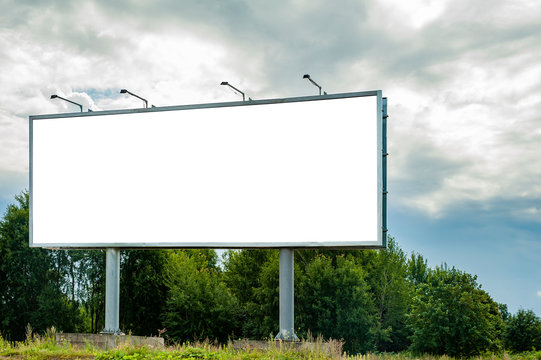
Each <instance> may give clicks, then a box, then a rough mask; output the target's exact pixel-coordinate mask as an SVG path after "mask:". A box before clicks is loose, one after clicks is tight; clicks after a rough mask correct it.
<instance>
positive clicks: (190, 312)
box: [163, 251, 237, 342]
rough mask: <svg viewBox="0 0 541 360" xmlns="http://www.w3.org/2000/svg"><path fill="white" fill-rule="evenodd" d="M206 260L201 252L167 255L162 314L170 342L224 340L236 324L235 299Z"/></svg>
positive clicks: (182, 252)
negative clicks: (167, 292)
mask: <svg viewBox="0 0 541 360" xmlns="http://www.w3.org/2000/svg"><path fill="white" fill-rule="evenodd" d="M206 259H207V258H206V256H205V254H204V252H197V251H190V252H189V253H188V252H186V251H175V252H172V253H171V256H170V258H169V261H168V265H167V268H166V283H167V285H168V287H169V294H168V298H167V302H166V311H165V313H164V314H163V317H164V325H165V326H166V327H167V333H166V334H167V335H168V336H169V337H170V338H171V339H172V340H174V341H177V342H180V341H187V340H196V339H205V338H209V339H218V340H219V341H226V340H227V338H228V336H229V335H230V334H231V333H232V332H233V330H234V329H235V327H236V322H235V308H236V306H237V303H236V299H235V297H234V296H233V295H232V294H231V293H230V292H229V290H228V289H227V287H226V286H225V285H224V283H223V282H222V281H221V274H220V272H219V271H217V270H216V269H214V268H212V267H211V266H209V264H208V260H206Z"/></svg>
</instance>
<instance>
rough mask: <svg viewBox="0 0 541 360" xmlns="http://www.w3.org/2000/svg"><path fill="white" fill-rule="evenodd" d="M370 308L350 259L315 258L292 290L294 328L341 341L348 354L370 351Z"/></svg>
mask: <svg viewBox="0 0 541 360" xmlns="http://www.w3.org/2000/svg"><path fill="white" fill-rule="evenodd" d="M374 313H375V311H374V304H373V301H372V297H371V295H370V293H369V292H368V285H367V284H366V281H365V273H364V272H363V270H362V268H361V267H360V266H359V265H358V264H357V263H356V262H355V260H354V258H353V257H349V258H348V257H346V256H345V255H337V256H335V257H333V258H330V257H327V256H325V255H318V256H316V257H315V258H314V259H313V260H312V261H310V263H309V264H308V266H307V267H306V269H305V271H304V274H303V275H302V276H301V277H300V282H299V284H298V285H297V286H296V310H295V322H296V327H298V328H299V329H302V332H300V331H299V334H297V335H300V336H304V335H306V333H305V331H308V330H310V331H311V333H312V334H314V335H322V336H323V337H324V338H327V339H328V338H334V339H344V340H345V345H344V349H345V350H346V351H349V352H353V353H359V352H367V351H369V350H372V349H373V341H374V337H373V328H374V325H375V320H376V319H375V316H374Z"/></svg>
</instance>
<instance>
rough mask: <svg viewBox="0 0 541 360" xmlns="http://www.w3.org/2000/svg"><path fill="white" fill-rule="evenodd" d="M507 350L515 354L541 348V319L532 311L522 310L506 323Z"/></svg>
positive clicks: (504, 337) (505, 338)
mask: <svg viewBox="0 0 541 360" xmlns="http://www.w3.org/2000/svg"><path fill="white" fill-rule="evenodd" d="M503 339H504V343H505V348H506V349H508V350H511V351H513V352H521V351H531V350H535V349H540V348H541V319H540V318H539V317H538V316H536V315H535V313H534V312H533V311H532V310H523V309H520V310H519V311H518V312H517V314H516V315H512V316H510V317H509V319H508V320H507V321H506V323H505V330H504V335H503Z"/></svg>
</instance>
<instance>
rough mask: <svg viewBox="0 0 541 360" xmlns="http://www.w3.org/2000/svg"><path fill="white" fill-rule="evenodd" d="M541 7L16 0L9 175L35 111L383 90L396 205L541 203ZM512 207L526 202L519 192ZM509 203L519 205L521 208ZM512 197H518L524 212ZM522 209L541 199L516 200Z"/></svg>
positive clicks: (5, 153)
mask: <svg viewBox="0 0 541 360" xmlns="http://www.w3.org/2000/svg"><path fill="white" fill-rule="evenodd" d="M539 9H540V8H539V7H538V6H537V4H536V2H535V1H533V2H532V1H526V0H524V1H523V0H516V1H513V2H508V1H503V0H498V1H492V2H490V3H488V2H486V1H480V2H476V3H475V4H472V3H471V2H469V1H465V0H458V1H448V0H446V1H430V0H415V1H413V2H411V3H408V5H407V6H405V5H403V4H402V3H397V2H395V1H391V0H384V1H368V2H358V1H346V2H343V3H342V4H341V6H336V5H335V4H333V3H331V2H319V1H305V0H294V1H293V0H292V1H288V2H284V3H282V4H281V5H280V6H277V5H276V4H274V3H268V2H263V1H240V0H237V1H229V2H226V3H224V2H217V3H212V4H207V3H201V2H198V1H181V2H179V1H172V0H161V1H155V2H153V3H148V2H144V1H132V2H131V3H130V6H125V5H119V4H117V3H115V2H110V1H95V2H86V3H82V4H77V5H73V4H71V5H70V4H65V3H63V2H60V1H49V2H35V1H20V2H12V3H11V5H10V6H7V7H6V11H5V12H3V14H1V15H0V19H1V20H2V21H3V24H5V26H4V27H3V28H2V29H0V46H1V47H2V49H4V50H3V52H2V53H1V54H0V65H2V67H3V68H4V69H10V71H4V72H2V73H0V81H1V82H2V84H4V86H3V87H2V88H1V89H0V96H1V97H2V99H3V102H2V108H1V109H0V125H1V127H0V137H1V138H2V142H0V170H4V171H11V172H16V173H25V172H27V171H28V151H27V147H28V128H27V126H28V125H27V124H28V115H29V114H39V113H55V112H67V111H76V110H77V109H76V108H73V106H72V105H70V104H67V103H65V102H63V101H60V100H59V101H56V100H53V101H51V100H50V99H49V96H50V94H52V93H57V94H59V95H65V96H66V97H68V98H70V99H73V100H74V101H77V102H80V103H81V104H83V107H84V108H85V110H86V109H87V108H90V109H93V110H102V109H103V110H104V109H120V108H130V107H138V106H141V105H142V104H141V102H140V101H139V100H138V99H135V98H133V97H129V96H124V95H120V94H119V93H118V91H119V90H120V89H121V88H127V89H129V90H130V91H133V92H134V93H136V94H138V95H140V96H143V97H145V98H147V99H148V100H149V102H150V103H151V104H154V105H158V106H161V105H173V104H187V103H201V102H214V101H230V100H237V99H238V96H237V95H235V94H233V93H231V92H230V91H228V89H225V88H224V87H220V86H218V84H219V83H220V82H221V81H224V80H226V81H230V82H231V83H232V84H235V86H236V87H238V88H240V89H242V90H243V91H244V92H246V93H247V94H248V95H249V96H250V97H252V98H255V99H260V98H269V97H287V96H299V95H309V94H315V93H316V89H315V88H314V87H313V86H312V85H311V84H309V83H308V82H306V81H303V80H302V75H303V74H305V73H310V74H311V75H312V77H313V78H314V79H316V81H317V82H318V83H320V84H321V85H322V86H323V88H324V90H326V91H328V92H330V93H332V92H346V91H359V90H371V89H383V90H384V94H385V95H386V96H388V97H389V114H390V116H391V117H390V119H389V150H390V153H391V156H390V157H389V181H390V188H389V190H390V198H389V199H390V201H393V202H396V203H398V204H400V206H403V207H405V208H410V209H415V210H417V211H421V212H424V213H426V214H429V215H431V216H433V217H442V216H447V215H448V214H451V213H452V212H453V211H456V209H457V208H460V206H468V204H471V203H472V202H476V203H478V204H480V205H484V206H489V207H490V206H493V204H495V203H497V202H498V201H500V200H502V201H507V202H508V204H516V206H519V205H518V204H519V203H521V201H522V200H524V199H531V200H535V199H540V198H541V184H540V183H539V182H538V181H537V179H539V178H540V177H541V165H540V164H541V163H540V162H539V161H538V159H537V156H538V155H537V154H539V153H540V152H541V131H540V130H539V123H540V121H541V118H540V115H539V114H541V111H540V110H541V97H540V95H539V94H540V93H541V76H539V75H540V74H541V65H540V64H539V61H538V59H539V57H540V56H541V45H540V44H539V42H538V38H539V35H540V34H541V25H539V22H538V21H537V19H538V18H539V16H541V12H540V10H539ZM513 199H515V200H517V201H515V202H513V201H511V200H513ZM510 206H511V205H510ZM513 206H515V205H513ZM506 211H508V214H509V215H510V216H513V217H522V216H530V217H531V218H535V217H536V216H538V215H539V214H538V211H539V210H538V207H536V206H534V205H528V206H527V207H517V208H509V209H507V210H506Z"/></svg>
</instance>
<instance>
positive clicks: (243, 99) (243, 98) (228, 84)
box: [220, 81, 252, 101]
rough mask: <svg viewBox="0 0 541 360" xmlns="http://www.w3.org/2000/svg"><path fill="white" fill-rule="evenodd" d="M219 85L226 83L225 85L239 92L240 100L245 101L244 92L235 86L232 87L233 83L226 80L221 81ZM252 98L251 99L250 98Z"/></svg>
mask: <svg viewBox="0 0 541 360" xmlns="http://www.w3.org/2000/svg"><path fill="white" fill-rule="evenodd" d="M220 85H226V86H229V87H230V88H231V89H233V90H234V91H236V92H238V93H240V94H241V95H242V101H246V97H245V95H244V93H243V92H242V91H240V90H239V89H237V88H236V87H234V86H233V85H231V84H230V83H228V82H227V81H222V82H221V83H220ZM250 100H252V99H250Z"/></svg>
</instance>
